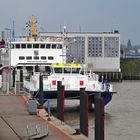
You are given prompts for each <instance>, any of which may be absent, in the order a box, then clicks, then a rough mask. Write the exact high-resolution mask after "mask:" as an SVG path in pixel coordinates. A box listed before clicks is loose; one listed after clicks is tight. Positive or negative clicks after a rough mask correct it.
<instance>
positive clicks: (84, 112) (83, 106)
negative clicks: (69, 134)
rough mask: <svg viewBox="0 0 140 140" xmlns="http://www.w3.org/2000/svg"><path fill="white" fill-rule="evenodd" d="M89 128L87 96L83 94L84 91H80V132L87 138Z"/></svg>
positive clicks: (82, 89)
mask: <svg viewBox="0 0 140 140" xmlns="http://www.w3.org/2000/svg"><path fill="white" fill-rule="evenodd" d="M88 126H89V105H88V94H86V93H85V89H84V88H81V89H80V132H81V133H83V134H84V135H86V136H87V137H88Z"/></svg>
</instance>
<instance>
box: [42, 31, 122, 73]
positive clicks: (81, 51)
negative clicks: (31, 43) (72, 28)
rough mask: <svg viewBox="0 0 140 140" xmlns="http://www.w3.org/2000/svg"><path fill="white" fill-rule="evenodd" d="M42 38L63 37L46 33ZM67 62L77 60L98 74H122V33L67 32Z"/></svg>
mask: <svg viewBox="0 0 140 140" xmlns="http://www.w3.org/2000/svg"><path fill="white" fill-rule="evenodd" d="M40 36H56V37H60V36H62V33H61V32H45V33H40ZM66 37H67V38H66V46H67V62H72V61H73V60H75V61H76V62H78V63H82V64H86V65H87V66H88V70H90V69H91V70H93V71H96V72H120V33H119V32H118V31H114V32H99V33H94V32H67V36H66Z"/></svg>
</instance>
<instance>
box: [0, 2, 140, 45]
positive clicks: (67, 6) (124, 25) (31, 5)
mask: <svg viewBox="0 0 140 140" xmlns="http://www.w3.org/2000/svg"><path fill="white" fill-rule="evenodd" d="M139 13H140V0H0V18H1V19H0V32H1V31H3V30H5V28H12V24H13V21H14V23H15V32H16V34H17V35H23V34H24V33H26V32H27V29H26V28H25V27H26V25H25V23H26V22H28V21H29V20H30V19H31V17H32V15H35V16H36V18H37V19H38V28H39V30H40V31H48V32H51V31H60V27H61V26H62V27H63V26H66V27H67V31H80V27H81V29H82V31H85V32H110V31H113V30H119V32H120V35H121V43H122V44H127V41H128V40H129V39H130V40H131V44H132V45H137V44H140V16H139Z"/></svg>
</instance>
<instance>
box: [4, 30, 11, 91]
mask: <svg viewBox="0 0 140 140" xmlns="http://www.w3.org/2000/svg"><path fill="white" fill-rule="evenodd" d="M5 31H7V40H6V42H7V45H8V50H9V51H8V57H9V59H8V60H9V62H8V67H9V69H11V29H10V28H5ZM8 32H9V35H8ZM10 83H11V70H10V71H9V73H8V79H7V94H8V93H9V89H10Z"/></svg>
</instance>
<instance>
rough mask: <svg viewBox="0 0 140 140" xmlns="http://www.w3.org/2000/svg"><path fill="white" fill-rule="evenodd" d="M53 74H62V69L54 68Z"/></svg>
mask: <svg viewBox="0 0 140 140" xmlns="http://www.w3.org/2000/svg"><path fill="white" fill-rule="evenodd" d="M54 72H55V73H62V68H54Z"/></svg>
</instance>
